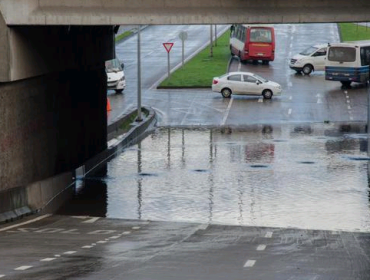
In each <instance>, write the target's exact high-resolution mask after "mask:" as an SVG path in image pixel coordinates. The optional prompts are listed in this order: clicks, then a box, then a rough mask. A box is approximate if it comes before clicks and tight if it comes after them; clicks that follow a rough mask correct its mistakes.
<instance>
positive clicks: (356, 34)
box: [339, 23, 370, 41]
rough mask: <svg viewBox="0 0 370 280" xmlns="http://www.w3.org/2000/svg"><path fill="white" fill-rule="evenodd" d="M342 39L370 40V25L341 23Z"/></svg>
mask: <svg viewBox="0 0 370 280" xmlns="http://www.w3.org/2000/svg"><path fill="white" fill-rule="evenodd" d="M339 30H340V35H341V39H342V41H362V40H370V25H369V26H368V27H367V26H363V25H360V24H355V23H339Z"/></svg>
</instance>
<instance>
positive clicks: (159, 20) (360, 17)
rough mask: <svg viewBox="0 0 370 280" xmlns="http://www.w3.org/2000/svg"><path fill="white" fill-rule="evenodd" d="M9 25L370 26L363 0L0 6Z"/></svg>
mask: <svg viewBox="0 0 370 280" xmlns="http://www.w3.org/2000/svg"><path fill="white" fill-rule="evenodd" d="M0 12H1V13H2V15H3V17H4V19H5V22H6V24H7V25H8V26H12V25H124V24H130V25H132V24H227V23H315V22H317V23H324V22H363V21H370V1H368V0H355V1H348V0H310V1H307V0H294V1H292V0H202V1H199V0H187V1H184V0H135V1H132V0H104V1H101V0H17V1H14V0H0Z"/></svg>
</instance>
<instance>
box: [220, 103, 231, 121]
mask: <svg viewBox="0 0 370 280" xmlns="http://www.w3.org/2000/svg"><path fill="white" fill-rule="evenodd" d="M232 104H233V99H232V98H230V102H229V105H227V109H226V112H225V115H224V118H223V119H222V122H221V125H225V123H226V120H227V117H228V116H229V113H230V109H231V105H232Z"/></svg>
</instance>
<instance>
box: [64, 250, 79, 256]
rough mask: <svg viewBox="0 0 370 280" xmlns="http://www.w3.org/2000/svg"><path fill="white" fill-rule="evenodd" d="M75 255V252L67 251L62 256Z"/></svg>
mask: <svg viewBox="0 0 370 280" xmlns="http://www.w3.org/2000/svg"><path fill="white" fill-rule="evenodd" d="M75 253H77V251H67V252H64V253H63V255H72V254H75Z"/></svg>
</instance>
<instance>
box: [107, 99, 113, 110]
mask: <svg viewBox="0 0 370 280" xmlns="http://www.w3.org/2000/svg"><path fill="white" fill-rule="evenodd" d="M109 111H112V108H111V107H110V101H109V98H108V97H107V112H109Z"/></svg>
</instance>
